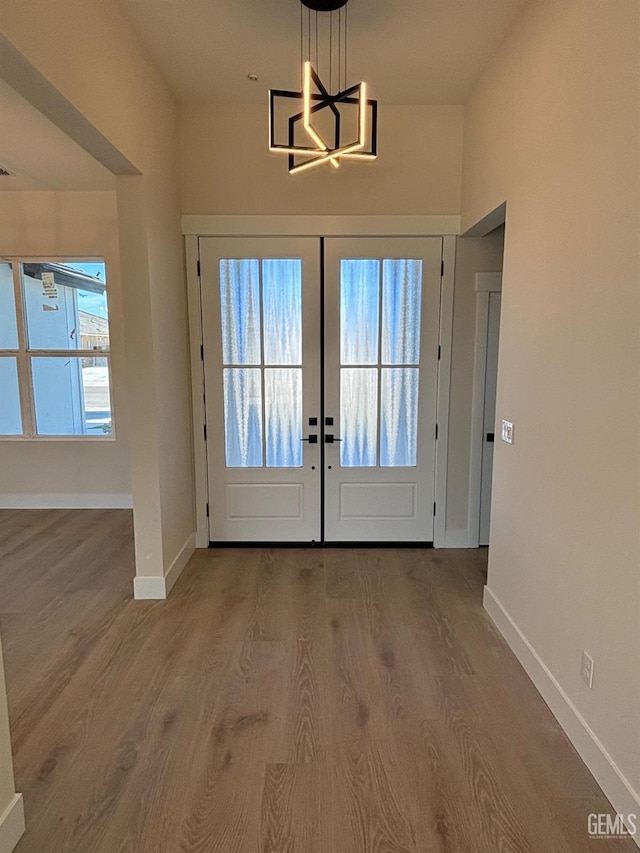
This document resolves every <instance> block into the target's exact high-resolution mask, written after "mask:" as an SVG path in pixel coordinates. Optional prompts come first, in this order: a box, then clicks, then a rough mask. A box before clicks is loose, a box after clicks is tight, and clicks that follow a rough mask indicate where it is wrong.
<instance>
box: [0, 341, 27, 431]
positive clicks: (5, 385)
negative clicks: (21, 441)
mask: <svg viewBox="0 0 640 853" xmlns="http://www.w3.org/2000/svg"><path fill="white" fill-rule="evenodd" d="M0 400H2V405H0V435H22V419H21V415H20V392H19V389H18V363H17V360H16V359H15V358H9V357H6V358H0Z"/></svg>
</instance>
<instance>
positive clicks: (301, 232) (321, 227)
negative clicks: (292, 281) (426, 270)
mask: <svg viewBox="0 0 640 853" xmlns="http://www.w3.org/2000/svg"><path fill="white" fill-rule="evenodd" d="M182 233H183V234H185V235H197V236H199V237H204V236H211V237H243V236H245V235H246V236H256V237H257V236H261V237H278V236H285V237H443V236H446V235H450V234H453V235H457V234H459V233H460V217H459V216H448V215H445V216H235V215H229V216H225V215H208V214H205V215H199V214H198V215H195V214H186V215H184V216H183V217H182Z"/></svg>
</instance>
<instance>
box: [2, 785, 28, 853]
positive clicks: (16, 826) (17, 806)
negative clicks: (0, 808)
mask: <svg viewBox="0 0 640 853" xmlns="http://www.w3.org/2000/svg"><path fill="white" fill-rule="evenodd" d="M24 830H25V824H24V805H23V802H22V794H16V795H15V797H14V798H13V800H12V801H11V803H10V804H9V806H8V808H7V809H6V810H5V812H4V814H3V815H2V816H1V817H0V853H11V851H12V850H13V849H14V847H15V846H16V844H17V843H18V841H20V839H21V837H22V835H23V833H24Z"/></svg>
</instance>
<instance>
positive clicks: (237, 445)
mask: <svg viewBox="0 0 640 853" xmlns="http://www.w3.org/2000/svg"><path fill="white" fill-rule="evenodd" d="M223 375H224V434H225V452H226V462H227V468H259V467H260V466H261V465H262V388H261V385H262V383H261V381H260V379H261V371H260V369H259V368H257V369H248V368H226V369H225V370H224V371H223Z"/></svg>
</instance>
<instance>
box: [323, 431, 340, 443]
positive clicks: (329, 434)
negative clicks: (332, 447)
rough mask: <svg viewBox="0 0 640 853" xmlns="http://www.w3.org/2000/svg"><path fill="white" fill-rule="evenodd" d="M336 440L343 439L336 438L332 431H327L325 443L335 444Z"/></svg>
mask: <svg viewBox="0 0 640 853" xmlns="http://www.w3.org/2000/svg"><path fill="white" fill-rule="evenodd" d="M334 441H342V439H341V438H336V436H334V434H333V433H332V432H326V433H325V434H324V443H325V444H333V442H334Z"/></svg>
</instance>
